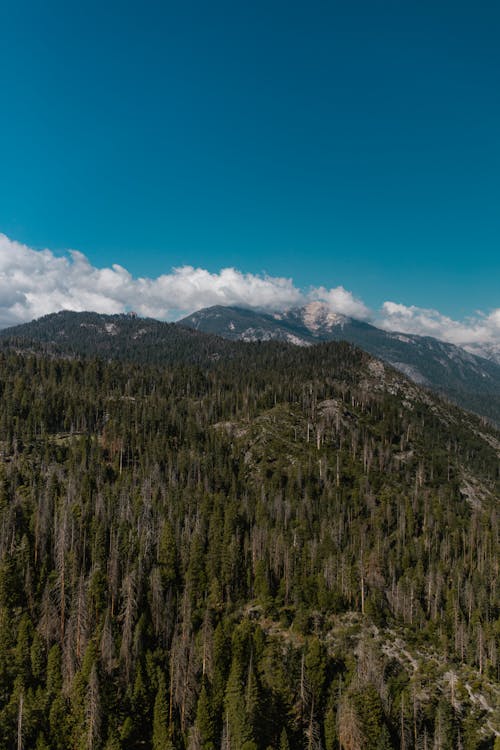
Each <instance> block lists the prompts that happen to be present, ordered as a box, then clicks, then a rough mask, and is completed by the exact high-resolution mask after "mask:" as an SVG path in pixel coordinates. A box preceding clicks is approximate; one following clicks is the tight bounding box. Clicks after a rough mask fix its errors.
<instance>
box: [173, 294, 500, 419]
mask: <svg viewBox="0 0 500 750" xmlns="http://www.w3.org/2000/svg"><path fill="white" fill-rule="evenodd" d="M179 324H180V325H182V326H186V327H189V328H193V329H196V330H197V331H203V332H205V333H210V334H215V335H217V336H223V337H224V338H227V339H231V340H233V341H237V340H241V341H257V340H259V341H270V340H279V341H285V342H288V343H292V344H297V345H301V346H311V345H313V344H317V343H319V342H321V341H342V340H344V341H348V342H350V343H352V344H355V345H356V346H359V347H360V348H361V349H364V350H365V351H367V352H369V353H370V354H372V355H374V356H375V357H378V358H379V359H382V360H384V361H386V362H388V363H389V364H391V365H392V366H393V367H395V368H396V369H398V370H400V371H401V372H403V373H404V374H405V375H407V376H408V377H409V378H411V379H412V380H413V381H414V382H416V383H419V384H420V385H424V386H427V387H428V388H432V389H434V390H437V391H438V392H440V393H442V394H443V395H445V396H447V397H448V398H450V399H451V400H452V401H454V402H456V403H458V404H459V405H460V406H463V407H464V408H466V409H470V410H471V411H476V412H477V413H479V414H482V415H484V416H487V417H489V418H490V419H493V420H494V421H496V422H497V423H500V364H498V363H497V362H495V361H492V360H489V359H486V358H484V357H481V356H477V355H476V354H472V353H471V352H468V351H466V350H465V349H462V348H461V347H459V346H455V345H454V344H449V343H446V342H444V341H439V340H438V339H435V338H432V337H430V336H417V335H415V334H406V333H404V334H403V333H398V332H389V331H384V330H381V329H380V328H376V327H375V326H373V325H370V324H369V323H365V322H364V321H360V320H356V319H354V318H350V317H348V316H345V315H340V314H338V313H334V312H332V311H331V310H330V308H329V307H328V306H327V305H325V304H323V303H321V302H311V303H310V304H308V305H305V306H304V307H300V308H296V309H292V310H288V311H285V312H279V313H262V312H256V311H254V310H248V309H243V308H239V307H223V306H220V305H217V306H215V307H209V308H205V309H203V310H199V311H198V312H195V313H193V314H192V315H189V316H188V317H186V318H184V319H183V320H181V321H179Z"/></svg>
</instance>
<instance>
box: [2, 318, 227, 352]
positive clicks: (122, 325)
mask: <svg viewBox="0 0 500 750" xmlns="http://www.w3.org/2000/svg"><path fill="white" fill-rule="evenodd" d="M0 342H2V343H3V345H4V346H17V347H18V348H19V349H26V348H29V347H30V346H36V347H42V348H44V349H46V350H48V351H51V352H53V353H58V352H59V353H62V354H72V355H84V356H94V357H95V356H101V357H104V358H110V359H123V360H127V361H134V360H136V361H141V362H149V363H154V362H162V363H167V362H178V361H182V362H186V363H188V362H191V363H195V362H199V363H200V362H205V361H209V360H210V359H211V358H214V357H215V358H216V357H219V356H221V355H222V354H223V353H228V352H229V351H230V350H231V348H232V347H231V344H230V343H229V342H227V341H224V340H223V339H222V338H218V337H215V336H208V335H206V334H204V333H198V332H196V331H193V330H188V329H187V328H182V327H180V326H177V325H175V324H174V323H164V322H161V321H159V320H153V319H151V318H138V317H137V316H135V315H133V314H132V315H131V314H123V315H103V314H101V313H93V312H72V311H67V310H65V311H62V312H59V313H52V314H50V315H45V316H44V317H42V318H38V319H37V320H34V321H32V322H31V323H24V324H22V325H18V326H13V327H11V328H5V329H4V330H2V331H0Z"/></svg>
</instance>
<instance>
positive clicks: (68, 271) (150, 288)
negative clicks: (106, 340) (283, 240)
mask: <svg viewBox="0 0 500 750" xmlns="http://www.w3.org/2000/svg"><path fill="white" fill-rule="evenodd" d="M312 300H321V301H323V302H325V303H326V304H327V305H328V306H329V307H330V308H331V309H332V310H334V311H335V312H339V313H342V314H344V315H349V316H352V317H355V318H361V319H366V320H368V319H369V320H372V321H373V322H374V323H375V324H376V325H378V326H380V327H381V328H385V329H387V330H393V331H394V330H397V331H401V332H405V333H417V334H421V335H429V336H434V337H436V338H439V339H442V340H444V341H451V342H452V343H455V344H458V345H460V346H466V347H467V348H469V349H471V350H476V351H478V352H479V351H490V350H491V351H497V350H498V352H499V353H500V308H498V309H496V310H493V311H492V312H490V313H488V314H485V313H484V314H483V313H478V314H477V315H476V317H474V318H471V319H467V320H465V321H457V320H453V319H452V318H450V317H448V316H446V315H443V314H442V313H440V312H439V311H437V310H428V309H424V308H419V307H415V306H413V305H410V306H407V305H404V304H400V303H396V302H392V301H386V302H384V303H383V304H382V306H381V308H380V310H378V311H375V312H373V311H370V310H369V308H368V307H367V306H366V305H365V304H364V302H363V301H362V300H360V299H358V298H356V297H355V296H354V295H353V294H352V292H350V291H348V290H347V289H345V288H344V287H343V286H337V287H334V288H330V289H327V288H326V287H323V286H320V287H314V288H311V289H308V290H302V289H299V288H298V287H297V286H295V284H294V282H293V280H292V279H289V278H283V277H277V276H269V275H266V274H251V273H242V272H241V271H239V270H237V269H234V268H223V269H221V270H220V271H219V272H218V273H210V272H209V271H207V270H205V269H203V268H194V267H192V266H182V267H181V268H174V269H172V271H171V272H170V273H167V274H162V275H160V276H157V277H156V278H135V277H134V276H132V275H131V274H130V273H129V271H127V269H126V268H123V267H122V266H120V265H118V264H113V265H112V266H111V267H109V268H96V267H95V266H93V265H92V264H91V263H90V262H89V260H88V259H87V258H86V257H85V255H83V254H82V253H81V252H78V251H76V250H71V251H69V252H68V253H67V254H66V255H64V256H62V257H59V256H56V255H54V253H53V252H52V251H50V250H33V249H32V248H30V247H27V246H26V245H23V244H21V243H19V242H15V241H13V240H11V239H9V238H8V237H6V236H5V235H4V234H0V328H5V327H7V326H11V325H15V324H17V323H23V322H26V321H29V320H32V319H33V318H37V317H40V316H41V315H45V314H47V313H50V312H57V311H59V310H65V309H66V310H95V311H96V312H101V313H121V312H126V311H129V310H134V311H136V312H137V313H138V314H139V315H143V316H149V317H154V318H159V319H163V320H172V319H176V318H179V317H182V315H187V314H189V313H190V312H193V311H194V310H198V309H200V308H202V307H209V306H211V305H239V306H241V307H251V308H252V307H253V308H259V309H264V310H283V309H286V308H290V307H296V306H300V305H303V304H306V303H307V302H309V301H312ZM488 347H489V349H488Z"/></svg>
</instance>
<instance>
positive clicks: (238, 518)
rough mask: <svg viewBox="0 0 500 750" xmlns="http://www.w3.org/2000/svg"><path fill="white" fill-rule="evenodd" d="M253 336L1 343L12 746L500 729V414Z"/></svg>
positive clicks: (480, 735)
mask: <svg viewBox="0 0 500 750" xmlns="http://www.w3.org/2000/svg"><path fill="white" fill-rule="evenodd" d="M107 333H108V335H112V334H111V333H110V332H107ZM116 335H118V334H116ZM115 337H116V336H115ZM193 340H195V339H193ZM228 346H229V345H228ZM230 351H231V353H233V352H238V353H239V356H238V357H237V356H231V358H229V359H226V358H225V357H222V356H221V357H220V359H218V360H211V361H210V366H209V367H200V366H199V364H192V365H190V364H186V363H170V364H168V365H167V366H165V365H161V366H160V365H156V366H153V365H148V364H144V363H143V362H138V363H132V364H131V363H129V362H123V361H121V362H120V361H112V362H103V361H102V360H101V361H99V360H95V359H93V358H92V359H91V358H85V359H82V360H80V359H78V358H76V357H74V356H73V357H71V358H70V357H67V356H65V357H63V358H57V357H56V356H54V352H53V351H51V352H50V356H47V355H44V354H40V353H36V354H18V353H16V352H14V351H13V350H12V347H10V348H9V347H7V348H5V349H4V350H3V351H0V394H1V398H2V409H1V410H0V666H1V669H0V750H11V748H12V747H16V744H17V738H18V736H19V735H21V737H22V741H23V746H24V747H29V748H35V747H36V748H45V749H47V748H48V749H49V750H62V749H63V748H83V747H93V748H95V749H97V748H99V750H104V749H105V750H111V749H114V748H130V750H139V748H143V749H144V750H157V748H160V747H161V748H167V749H168V750H172V749H173V748H175V750H193V748H215V749H216V750H225V749H226V748H227V747H233V748H241V749H242V750H243V748H244V749H245V750H267V749H268V748H273V749H274V750H278V749H279V750H283V748H289V749H290V750H303V748H308V747H315V748H320V747H321V748H325V749H326V750H338V748H339V747H340V743H342V746H343V748H344V749H347V748H350V749H352V750H399V749H400V748H401V747H402V746H403V747H406V748H407V750H419V749H420V748H423V747H428V748H434V747H435V748H443V749H444V748H450V750H451V749H452V748H459V747H463V748H464V750H465V748H466V749H467V750H471V749H472V748H475V750H479V749H481V750H492V748H493V743H494V737H495V734H496V733H498V732H499V731H500V730H499V725H498V715H497V713H495V712H496V710H497V706H498V705H499V701H498V697H499V696H498V684H497V675H498V653H499V648H498V624H497V617H498V595H497V583H498V581H497V578H498V576H497V569H498V568H497V560H498V527H497V517H496V513H495V511H496V508H497V505H498V497H499V491H500V484H499V482H500V474H499V458H500V435H499V434H498V432H496V431H495V430H493V429H492V428H489V427H488V426H485V425H484V424H483V423H482V421H481V420H480V419H479V418H477V417H474V416H473V415H469V414H466V413H464V412H462V411H461V410H460V409H458V408H457V407H454V406H453V405H451V404H449V403H446V402H444V401H442V400H441V399H440V398H438V397H437V396H433V395H431V394H430V393H429V392H427V391H425V390H423V389H422V388H420V387H419V386H417V385H415V384H414V383H411V382H410V381H408V380H407V378H406V377H405V376H404V375H402V374H401V373H399V372H396V371H394V370H393V369H392V368H391V367H389V366H386V365H384V364H382V363H381V362H380V361H377V360H375V359H373V358H372V357H371V356H370V355H368V354H366V353H364V352H362V351H361V350H359V349H357V348H355V347H353V346H351V345H349V344H346V343H335V342H330V343H320V344H319V345H318V346H314V347H292V346H285V345H281V344H280V343H278V342H274V343H272V344H270V345H265V344H264V345H259V344H255V345H243V344H234V345H230Z"/></svg>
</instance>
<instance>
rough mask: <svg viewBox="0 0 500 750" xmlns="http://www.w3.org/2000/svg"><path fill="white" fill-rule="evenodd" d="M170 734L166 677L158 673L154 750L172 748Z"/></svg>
mask: <svg viewBox="0 0 500 750" xmlns="http://www.w3.org/2000/svg"><path fill="white" fill-rule="evenodd" d="M170 745H171V742H170V733H169V727H168V702H167V688H166V683H165V675H164V674H163V672H161V671H159V672H158V689H157V691H156V698H155V703H154V710H153V750H168V748H170Z"/></svg>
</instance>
